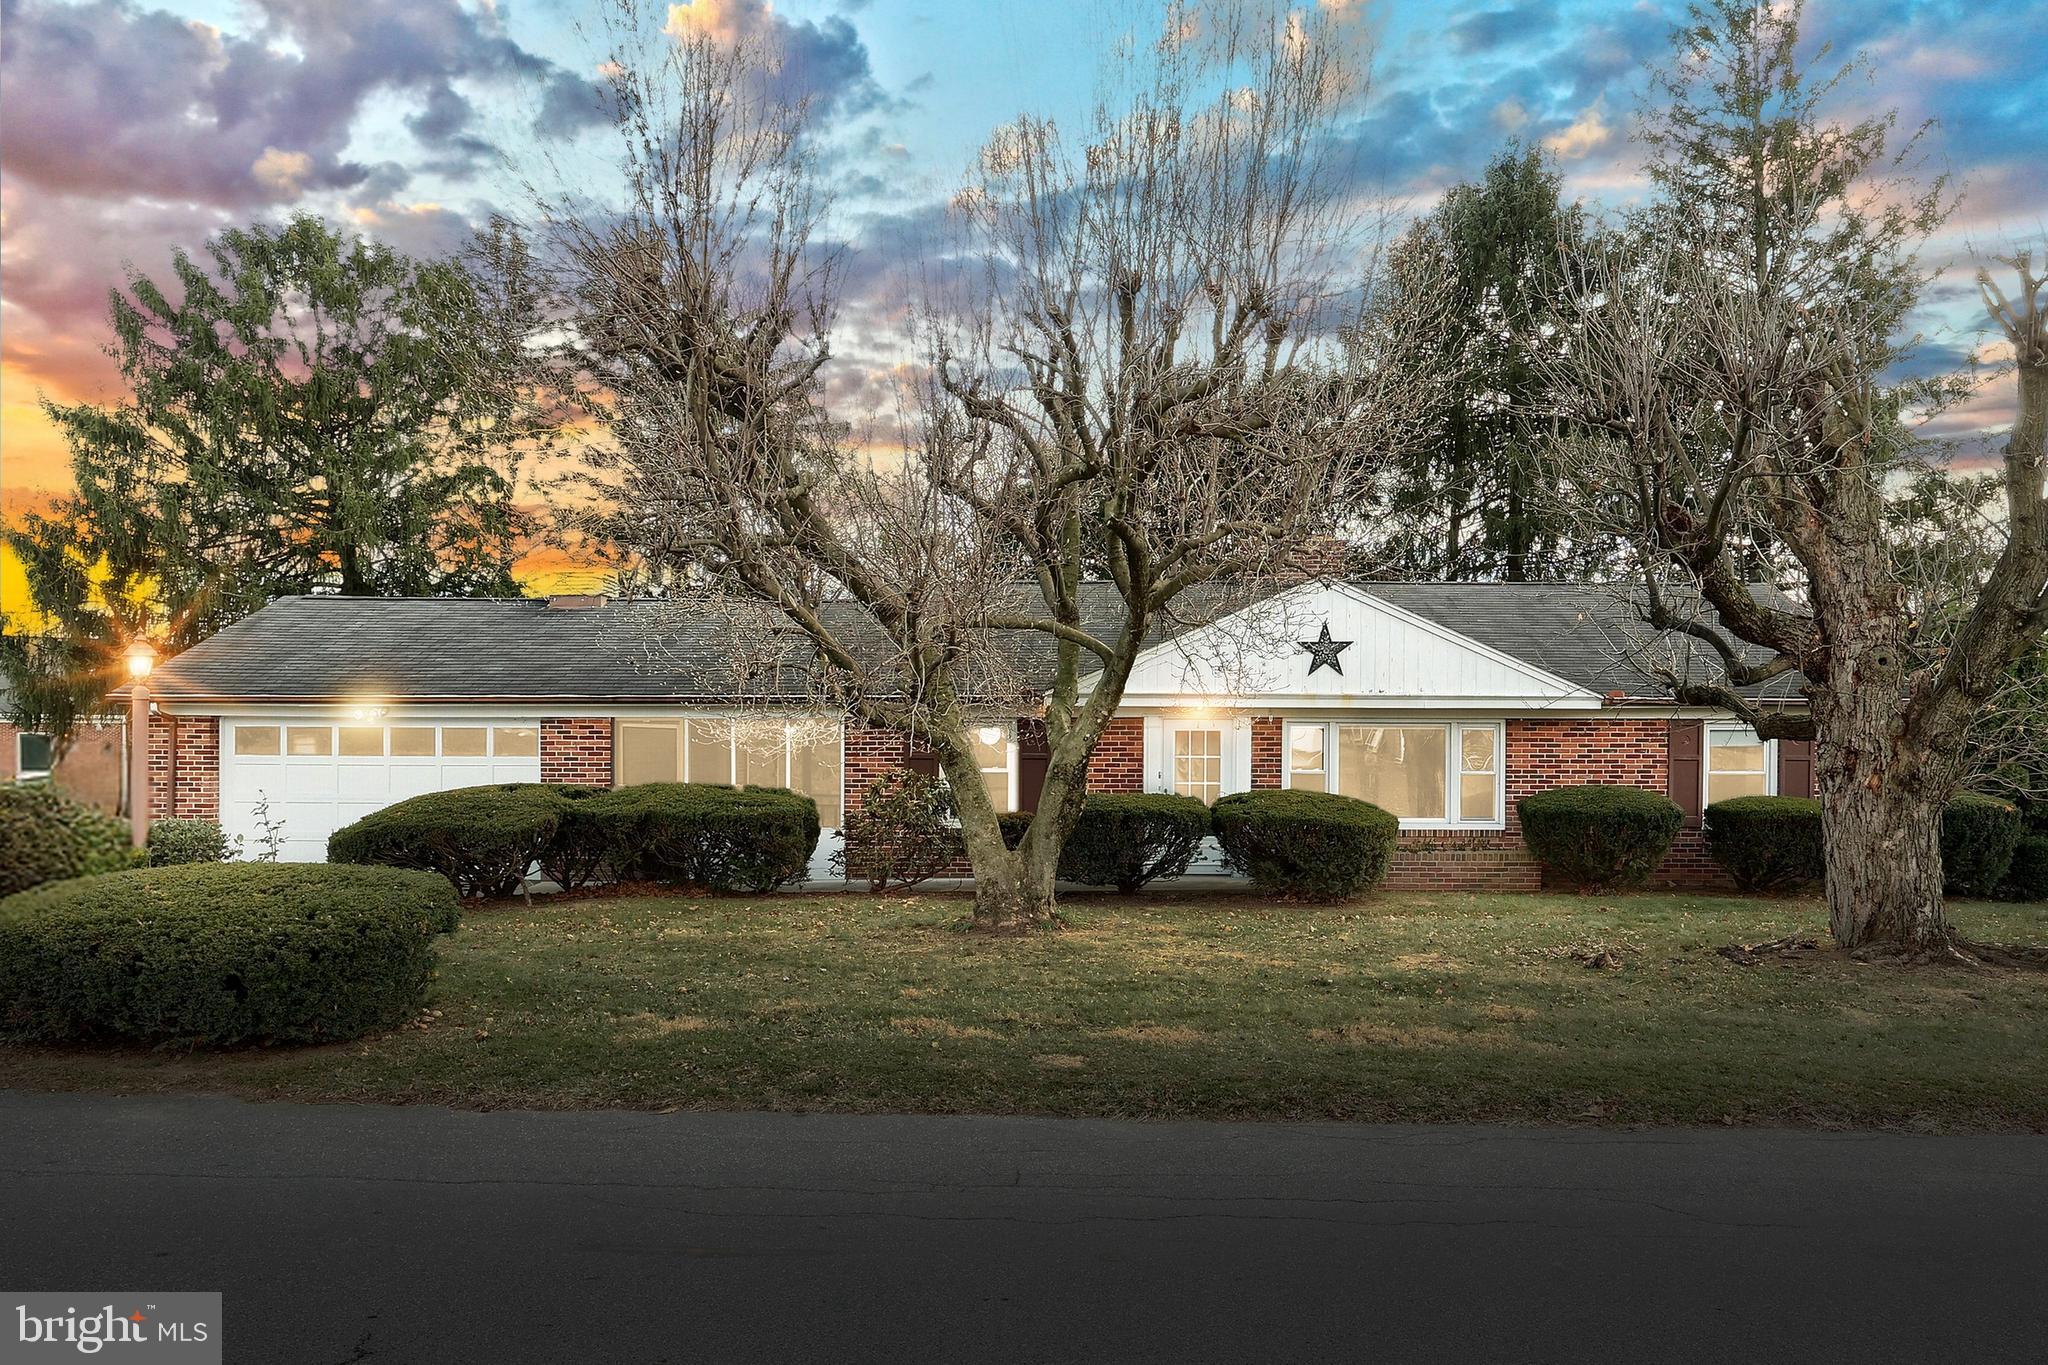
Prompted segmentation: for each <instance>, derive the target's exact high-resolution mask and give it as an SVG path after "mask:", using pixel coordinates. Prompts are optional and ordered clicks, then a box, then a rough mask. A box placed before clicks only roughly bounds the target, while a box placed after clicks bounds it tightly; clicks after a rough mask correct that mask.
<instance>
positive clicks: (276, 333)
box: [8, 217, 555, 727]
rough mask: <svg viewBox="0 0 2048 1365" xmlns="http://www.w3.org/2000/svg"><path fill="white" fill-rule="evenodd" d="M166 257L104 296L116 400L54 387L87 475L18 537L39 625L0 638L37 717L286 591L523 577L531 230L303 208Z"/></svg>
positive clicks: (444, 587)
mask: <svg viewBox="0 0 2048 1365" xmlns="http://www.w3.org/2000/svg"><path fill="white" fill-rule="evenodd" d="M172 274H173V277H174V278H173V280H172V281H171V282H170V287H168V288H166V287H164V286H162V285H159V284H158V283H157V282H156V281H155V280H152V279H150V278H148V277H146V276H144V275H141V274H139V273H138V274H131V276H130V277H129V279H128V281H127V286H126V288H125V289H117V290H114V291H112V293H111V295H110V298H111V303H110V313H111V320H112V325H113V340H112V342H111V344H110V346H109V348H108V350H109V354H111V355H112V356H113V358H114V359H115V361H116V362H117V363H118V365H119V367H120V372H121V376H122V378H123V380H124V381H125V384H126V387H127V393H126V395H125V396H124V397H123V398H121V399H120V400H118V401H116V402H113V403H108V404H99V403H76V404H62V403H57V402H53V401H48V400H46V401H45V403H44V408H45V410H46V411H47V412H48V413H49V415H50V417H51V418H52V419H53V420H54V422H55V423H56V425H57V426H58V428H59V430H60V431H61V432H62V433H63V435H64V438H65V440H66V441H67V443H68V444H69V446H70V449H71V471H72V478H73V482H74V485H75V490H76V491H75V492H74V493H72V494H71V495H69V496H68V497H65V498H63V499H61V500H60V501H59V502H58V503H57V505H56V506H55V507H54V508H53V509H52V510H51V511H50V512H48V513H47V514H35V515H30V516H28V517H27V518H25V519H24V521H23V524H22V525H21V526H20V527H19V528H18V529H17V530H16V531H14V532H13V533H12V534H11V535H10V537H9V538H10V540H11V542H12V544H13V545H14V547H15V549H16V551H17V552H18V553H19V554H20V556H21V559H22V562H23V565H24V567H25V569H26V572H27V577H28V584H29V591H30V605H31V606H32V607H33V609H34V611H35V612H36V613H37V614H39V615H40V616H41V617H42V618H44V621H45V622H46V624H47V630H46V634H45V635H44V637H43V638H42V639H41V640H39V641H37V642H35V644H34V645H33V646H24V647H22V648H18V649H15V650H12V651H10V659H9V664H8V668H9V672H10V673H11V674H13V675H14V676H15V677H16V679H17V687H16V692H17V710H20V709H22V708H23V707H27V708H28V709H29V710H32V711H35V712H37V713H38V714H36V715H33V716H25V717H24V718H25V719H30V720H36V721H42V722H54V723H57V724H60V725H65V726H67V727H68V723H69V720H70V719H71V718H73V717H75V715H77V714H78V713H80V712H81V711H83V710H85V709H89V708H90V706H91V705H92V704H93V703H94V702H95V701H96V700H97V698H98V697H99V696H100V695H101V694H103V692H104V690H105V688H106V687H107V686H108V685H109V683H110V681H112V680H113V678H112V675H111V670H110V668H109V665H111V664H113V663H114V662H115V656H116V655H117V654H118V651H119V650H120V648H121V647H122V646H123V645H124V644H125V642H126V640H127V639H128V638H130V637H132V636H133V635H134V634H137V633H147V634H149V635H151V636H152V637H154V638H155V639H156V640H157V641H158V643H159V644H160V645H161V646H163V647H165V648H166V649H168V650H171V651H175V650H177V649H179V648H182V647H184V646H186V645H188V644H190V643H192V642H193V641H195V640H198V639H201V638H203V637H205V636H206V635H209V634H211V633H213V632H214V631H216V630H218V629H220V628H221V627H222V626H225V625H227V624H229V623H230V622H232V621H234V620H236V619H237V618H239V617H241V616H243V615H245V614H247V613H248V612H250V611H253V610H255V609H256V608H257V607H260V606H262V605H263V604H264V603H265V602H268V601H270V600H271V599H273V598H276V597H280V596H286V595H290V594H301V593H314V592H335V593H344V594H351V595H369V596H385V595H402V594H403V595H445V596H506V595H516V594H517V592H518V591H519V588H518V585H517V583H516V582H515V581H514V580H513V577H512V564H513V561H514V559H515V557H516V556H517V555H518V554H519V552H520V550H521V548H522V544H523V538H524V536H525V534H526V533H527V532H528V530H529V529H530V525H529V521H530V518H529V514H527V513H526V512H523V511H522V510H521V509H520V507H519V506H518V503H517V501H516V495H517V492H518V489H519V480H520V471H521V467H522V462H523V461H530V460H531V459H532V458H534V457H535V456H536V455H537V454H540V453H542V452H544V451H545V449H546V448H547V446H548V445H549V443H550V441H551V437H552V432H553V430H554V427H555V419H554V409H553V408H552V406H551V405H550V404H549V403H548V401H547V397H548V392H547V389H546V386H545V385H544V384H543V383H542V382H541V379H542V377H543V376H542V370H541V366H540V364H539V359H540V358H539V356H538V354H537V353H536V352H535V351H534V349H533V348H532V347H530V346H529V345H527V344H526V342H525V338H526V337H528V336H530V335H532V329H533V321H534V317H535V314H536V310H537V309H538V308H539V307H540V300H541V297H542V295H541V293H540V291H539V290H538V288H537V287H536V285H535V283H534V278H535V277H534V272H533V271H532V270H531V268H530V264H529V262H528V260H527V259H526V257H525V255H524V253H523V251H522V250H521V248H520V247H519V244H518V242H517V241H516V239H514V238H513V237H511V236H510V234H508V233H506V232H504V231H502V230H494V231H493V232H491V233H488V234H485V235H484V236H482V237H480V238H479V240H478V243H477V245H476V247H475V249H474V250H473V251H472V252H471V253H470V255H469V256H468V258H467V259H443V260H434V261H416V260H413V259H410V258H408V257H406V256H404V255H402V254H400V253H398V252H397V251H394V250H392V249H391V248H390V247H388V246H384V245H381V244H378V243H374V242H369V241H365V240H363V239H361V238H357V237H348V236H344V235H343V234H341V233H339V232H337V231H335V230H333V229H331V228H329V227H328V226H326V225H325V224H324V223H322V222H321V221H320V220H319V219H317V218H313V217H299V218H295V219H293V220H292V221H290V222H289V223H286V224H285V225H283V226H282V227H273V226H267V225H257V226H252V227H248V228H240V229H233V230H230V231H227V232H223V233H222V234H220V236H218V237H217V238H215V239H214V240H213V241H212V242H210V243H209V244H208V246H207V249H206V252H205V257H204V259H203V260H202V259H195V258H193V257H192V256H191V255H189V254H187V253H184V252H179V253H177V254H176V255H175V256H174V257H173V263H172ZM37 699H40V700H37Z"/></svg>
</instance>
